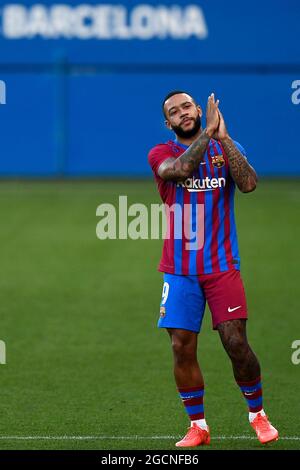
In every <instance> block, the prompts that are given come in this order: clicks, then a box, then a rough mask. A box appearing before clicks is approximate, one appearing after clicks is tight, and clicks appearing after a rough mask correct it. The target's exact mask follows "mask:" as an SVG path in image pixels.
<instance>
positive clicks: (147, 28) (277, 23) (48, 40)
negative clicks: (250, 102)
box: [0, 0, 300, 65]
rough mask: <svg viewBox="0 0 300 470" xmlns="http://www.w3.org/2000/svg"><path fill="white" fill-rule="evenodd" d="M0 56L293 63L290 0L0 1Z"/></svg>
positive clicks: (297, 10)
mask: <svg viewBox="0 0 300 470" xmlns="http://www.w3.org/2000/svg"><path fill="white" fill-rule="evenodd" d="M1 7H2V8H1V9H0V50H1V55H0V63H4V64H5V63H6V64H7V63H22V64H28V63H43V64H44V63H48V64H49V63H55V62H57V61H58V60H66V61H67V62H69V63H76V64H78V63H81V64H82V63H85V64H86V63H89V64H163V65H165V64H192V65H195V64H241V65H243V64H244V65H245V64H246V65H248V64H254V65H257V64H260V65H265V64H286V65H290V64H294V65H295V64H298V65H299V62H300V41H299V22H300V2H299V1H298V0H263V1H262V0H252V1H251V2H241V1H240V0H230V1H229V2H226V1H224V0H216V1H211V0H202V1H200V2H194V1H190V2H189V1H188V2H186V1H183V0H176V1H175V0H162V1H161V2H159V3H158V2H154V1H153V0H147V1H143V2H141V1H136V0H135V1H131V2H129V1H120V0H110V1H109V2H101V1H99V0H89V1H87V2H84V1H75V2H70V1H63V2H54V1H43V2H41V1H26V2H25V1H21V0H20V1H18V2H14V1H12V2H10V1H2V2H1Z"/></svg>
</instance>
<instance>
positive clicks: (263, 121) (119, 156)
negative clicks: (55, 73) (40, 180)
mask: <svg viewBox="0 0 300 470" xmlns="http://www.w3.org/2000/svg"><path fill="white" fill-rule="evenodd" d="M294 78H295V77H294V76H290V75H268V74H267V75H245V74H242V75H229V74H218V75H209V74H202V75H197V74H180V75H176V76H175V75H174V74H170V75H169V74H158V75H155V74H153V75H144V74H140V75H139V74H123V75H110V74H106V75H89V76H88V75H87V76H77V77H76V76H73V77H70V83H69V93H70V94H69V98H68V103H69V108H68V123H69V127H68V131H67V134H68V143H69V145H68V156H67V160H66V167H65V168H66V174H68V175H111V176H113V175H116V176H120V175H126V176H139V175H147V174H149V175H150V174H151V172H150V169H149V167H148V163H147V158H146V157H147V153H148V151H149V149H150V148H151V147H152V146H153V145H155V144H156V143H158V142H164V141H166V140H168V139H169V138H170V137H172V134H171V133H170V132H169V131H167V130H166V129H165V127H164V120H163V116H162V114H161V101H162V99H163V97H164V96H165V95H166V94H167V93H168V92H169V91H170V90H172V89H177V88H183V89H186V90H187V91H189V92H190V93H191V94H193V95H194V96H195V98H197V99H198V101H199V103H200V104H201V105H202V106H203V107H204V109H205V105H206V100H207V97H208V95H209V93H211V92H212V91H213V92H215V93H216V96H217V97H218V98H220V100H221V102H220V108H221V110H222V111H223V113H224V117H225V120H226V122H227V125H228V130H229V132H230V134H231V135H232V137H233V138H234V139H235V140H237V141H239V142H240V143H241V144H242V145H243V146H244V147H245V149H246V151H247V154H248V158H249V160H250V162H251V163H252V164H253V165H254V166H255V168H256V169H257V171H258V173H259V174H260V175H279V174H283V175H296V174H300V159H299V158H295V152H297V146H296V141H295V139H296V137H297V133H298V129H299V122H300V105H298V106H297V105H295V104H293V103H292V100H291V95H292V92H293V90H292V88H291V84H292V82H293V80H294ZM204 124H205V123H204Z"/></svg>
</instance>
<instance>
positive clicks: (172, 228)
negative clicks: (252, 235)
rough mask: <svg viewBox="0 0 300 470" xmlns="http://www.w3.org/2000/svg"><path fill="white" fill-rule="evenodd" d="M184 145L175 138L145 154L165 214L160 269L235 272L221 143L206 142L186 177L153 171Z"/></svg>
mask: <svg viewBox="0 0 300 470" xmlns="http://www.w3.org/2000/svg"><path fill="white" fill-rule="evenodd" d="M235 145H236V146H237V147H238V149H239V150H240V151H241V152H242V154H243V155H245V150H244V149H243V147H242V146H241V145H240V144H239V143H238V142H235ZM186 149H187V146H184V145H182V144H180V143H178V142H177V141H168V142H167V143H164V144H159V145H156V146H155V147H153V148H152V149H151V150H150V152H149V155H148V160H149V163H150V165H151V168H152V170H153V173H154V176H155V179H156V182H157V186H158V191H159V193H160V196H161V199H162V201H163V202H164V204H165V207H166V209H167V212H168V217H167V219H168V231H167V236H166V237H165V239H164V245H163V252H162V258H161V261H160V264H159V271H162V272H167V273H171V274H181V275H197V274H210V273H217V272H222V271H227V270H229V269H237V270H239V269H240V256H239V249H238V240H237V232H236V225H235V218H234V193H235V183H234V181H233V179H232V177H231V175H230V172H229V164H228V158H227V156H226V153H225V151H224V149H223V147H222V145H221V143H220V142H219V141H217V140H214V139H211V140H210V142H209V145H208V147H207V150H206V152H205V155H204V158H203V161H202V162H200V165H199V168H198V169H197V170H196V171H195V172H194V173H193V175H191V176H190V177H189V178H187V179H186V180H185V181H182V182H175V181H164V180H163V179H162V178H160V177H159V175H158V169H159V167H160V165H161V164H162V162H163V161H164V160H166V159H167V158H170V157H173V158H178V157H179V156H180V155H181V154H182V153H183V152H184V151H185V150H186ZM168 208H169V209H168ZM170 208H171V210H170Z"/></svg>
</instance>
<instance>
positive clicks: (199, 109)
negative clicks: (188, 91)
mask: <svg viewBox="0 0 300 470" xmlns="http://www.w3.org/2000/svg"><path fill="white" fill-rule="evenodd" d="M197 110H198V113H199V116H200V117H202V114H203V113H202V108H201V106H199V104H197Z"/></svg>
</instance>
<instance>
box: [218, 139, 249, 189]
mask: <svg viewBox="0 0 300 470" xmlns="http://www.w3.org/2000/svg"><path fill="white" fill-rule="evenodd" d="M221 143H222V146H223V148H224V150H225V153H226V155H227V157H228V160H229V168H230V173H231V176H232V178H233V180H234V181H235V182H236V184H237V186H238V188H239V189H240V190H241V191H242V192H243V193H249V192H250V191H254V189H255V188H256V183H257V176H256V173H255V171H254V169H253V168H252V166H251V165H249V163H248V162H247V160H246V158H244V156H243V155H242V154H241V152H240V151H239V150H238V149H237V148H236V146H235V145H234V142H233V140H232V139H231V138H230V137H226V139H222V140H221Z"/></svg>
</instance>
